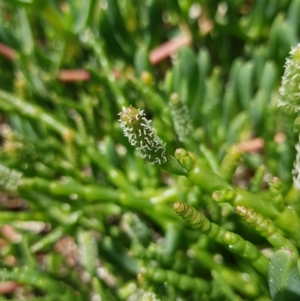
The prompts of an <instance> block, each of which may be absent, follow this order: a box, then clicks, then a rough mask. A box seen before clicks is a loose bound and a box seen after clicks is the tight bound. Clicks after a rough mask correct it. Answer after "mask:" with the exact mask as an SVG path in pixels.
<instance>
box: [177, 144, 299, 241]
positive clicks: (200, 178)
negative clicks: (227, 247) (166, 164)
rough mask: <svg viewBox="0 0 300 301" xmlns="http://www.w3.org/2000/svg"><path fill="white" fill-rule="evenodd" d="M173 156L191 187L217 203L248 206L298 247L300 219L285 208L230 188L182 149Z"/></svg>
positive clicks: (244, 191)
mask: <svg viewBox="0 0 300 301" xmlns="http://www.w3.org/2000/svg"><path fill="white" fill-rule="evenodd" d="M175 157H176V158H177V160H178V162H179V163H180V164H181V165H182V166H183V167H184V168H185V169H186V170H187V171H188V173H187V174H186V177H187V178H188V179H189V180H190V181H191V182H192V183H194V184H196V185H198V186H200V187H201V188H203V189H204V190H206V191H209V192H212V193H213V198H214V200H215V201H217V202H229V203H230V204H232V206H234V207H236V206H238V205H242V206H246V207H250V208H252V209H254V210H255V211H256V212H259V213H260V214H262V215H263V216H265V217H267V218H270V219H272V220H273V221H274V223H275V224H276V226H277V227H279V228H280V229H282V230H283V231H285V232H286V233H287V234H288V235H289V236H290V237H292V238H293V239H295V240H296V241H297V244H298V245H300V231H299V230H298V229H300V219H299V217H298V216H297V213H296V212H294V211H293V210H291V209H290V208H288V207H285V208H284V210H282V211H281V212H280V211H279V210H278V209H277V208H276V207H274V206H273V204H272V203H271V202H270V201H268V200H265V199H262V198H261V197H260V196H258V195H256V194H253V193H251V192H248V191H246V190H243V189H240V188H233V187H232V186H231V185H229V184H228V183H227V182H226V181H225V180H224V179H223V178H221V177H220V176H218V175H217V174H215V173H214V172H213V171H211V170H210V169H209V168H208V167H207V166H206V165H205V164H203V163H202V162H201V161H195V160H194V159H193V158H192V157H191V155H190V154H189V153H188V152H187V151H186V150H184V149H177V150H176V152H175Z"/></svg>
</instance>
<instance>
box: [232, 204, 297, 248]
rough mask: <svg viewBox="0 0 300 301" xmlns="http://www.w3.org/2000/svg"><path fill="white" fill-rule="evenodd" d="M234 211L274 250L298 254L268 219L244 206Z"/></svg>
mask: <svg viewBox="0 0 300 301" xmlns="http://www.w3.org/2000/svg"><path fill="white" fill-rule="evenodd" d="M235 210H236V212H237V213H238V214H239V215H240V216H241V217H242V218H243V219H244V220H245V221H246V222H247V223H248V224H249V225H250V226H252V227H253V228H255V230H256V231H258V232H259V233H260V234H261V235H262V236H263V237H265V238H266V239H267V240H268V241H269V243H270V244H271V245H272V246H273V247H274V248H276V249H281V248H284V249H289V250H292V251H293V252H295V253H296V254H298V252H297V249H296V247H295V246H294V245H293V244H292V243H291V242H290V241H289V240H288V239H286V238H285V237H284V236H283V235H282V234H281V233H280V232H279V231H278V230H277V228H276V227H275V225H274V224H273V223H272V222H271V221H270V220H269V219H267V218H265V217H263V216H262V215H261V214H259V213H257V212H255V211H254V210H253V209H251V208H248V207H245V206H237V207H236V208H235Z"/></svg>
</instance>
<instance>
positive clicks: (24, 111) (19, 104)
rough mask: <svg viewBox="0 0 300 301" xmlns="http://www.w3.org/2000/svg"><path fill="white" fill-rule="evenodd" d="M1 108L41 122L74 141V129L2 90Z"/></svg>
mask: <svg viewBox="0 0 300 301" xmlns="http://www.w3.org/2000/svg"><path fill="white" fill-rule="evenodd" d="M0 108H3V109H4V110H5V109H6V110H13V111H17V112H18V113H20V114H21V115H23V116H25V117H29V118H33V119H36V120H40V121H41V122H43V123H44V124H45V125H47V126H48V127H49V128H51V129H53V130H55V131H57V132H58V133H59V134H60V135H61V136H62V138H63V139H64V140H65V141H72V140H73V139H74V132H73V130H72V129H70V128H68V127H67V126H65V125H64V124H62V123H61V122H60V121H58V120H57V119H55V118H54V117H53V116H52V115H50V114H48V113H46V112H45V111H44V110H43V109H42V108H40V107H38V106H35V105H33V104H30V103H28V102H26V101H24V100H21V99H20V98H17V97H15V96H13V95H11V94H9V93H7V92H5V91H3V90H0Z"/></svg>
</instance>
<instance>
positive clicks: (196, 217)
mask: <svg viewBox="0 0 300 301" xmlns="http://www.w3.org/2000/svg"><path fill="white" fill-rule="evenodd" d="M173 208H174V210H175V212H176V213H177V214H178V215H179V216H181V217H182V218H183V219H184V220H185V221H186V222H187V223H188V224H189V225H190V226H192V227H193V228H194V229H199V230H201V231H202V232H204V233H206V234H207V236H208V237H209V238H211V239H213V240H215V241H217V242H219V243H221V244H223V245H224V246H226V247H227V248H228V249H229V250H230V251H231V252H233V253H235V254H238V255H240V256H242V257H244V258H246V259H248V260H249V261H250V262H251V264H252V265H253V267H255V268H256V269H257V270H258V271H259V272H260V273H262V274H263V275H267V273H268V265H269V261H268V259H267V258H266V257H265V256H264V255H263V254H262V253H261V252H260V251H259V250H258V249H257V248H256V247H255V246H254V245H253V244H252V243H250V242H249V241H246V240H244V239H243V238H242V237H241V236H239V235H237V234H235V233H233V232H229V231H226V230H225V229H223V228H222V227H220V226H218V225H217V224H215V223H211V222H210V221H209V220H208V219H207V218H206V217H205V216H204V215H203V214H202V213H201V212H199V211H197V210H196V209H195V208H193V207H191V206H189V205H187V204H185V203H183V202H176V203H174V204H173Z"/></svg>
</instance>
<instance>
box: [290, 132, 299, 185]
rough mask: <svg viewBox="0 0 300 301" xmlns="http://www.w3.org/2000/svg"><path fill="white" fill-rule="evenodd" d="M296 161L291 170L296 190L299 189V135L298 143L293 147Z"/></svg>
mask: <svg viewBox="0 0 300 301" xmlns="http://www.w3.org/2000/svg"><path fill="white" fill-rule="evenodd" d="M295 148H296V159H295V161H294V169H293V170H292V175H293V183H294V187H295V188H296V189H298V190H299V189H300V135H299V141H298V142H297V143H296V145H295Z"/></svg>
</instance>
